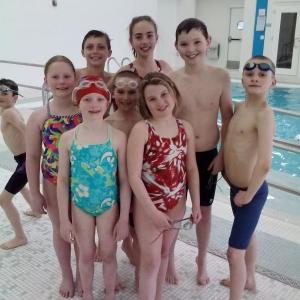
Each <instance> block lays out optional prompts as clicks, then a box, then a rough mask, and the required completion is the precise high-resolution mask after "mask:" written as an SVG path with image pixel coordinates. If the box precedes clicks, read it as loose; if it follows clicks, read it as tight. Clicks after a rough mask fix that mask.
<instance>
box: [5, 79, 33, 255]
mask: <svg viewBox="0 0 300 300" xmlns="http://www.w3.org/2000/svg"><path fill="white" fill-rule="evenodd" d="M18 95H19V94H18V86H17V84H16V83H15V82H14V81H12V80H9V79H0V108H1V132H2V136H3V139H4V142H5V143H6V145H7V147H8V148H9V150H10V151H11V152H12V154H13V155H14V158H15V161H16V162H17V167H16V170H15V171H14V173H13V174H12V176H11V177H10V179H9V180H8V182H7V184H6V186H5V188H4V190H3V191H2V193H1V194H0V206H1V207H2V208H3V210H4V212H5V214H6V216H7V218H8V220H9V222H10V224H11V226H12V228H13V230H14V233H15V237H14V238H13V239H11V240H10V241H7V242H5V243H3V244H1V245H0V248H1V249H4V250H9V249H13V248H16V247H19V246H22V245H25V244H27V238H26V236H25V233H24V231H23V228H22V225H21V221H20V215H19V213H18V211H17V209H16V208H15V206H14V205H13V203H12V198H13V197H14V195H16V194H17V193H18V192H21V193H22V195H23V196H24V198H25V199H26V201H27V202H28V204H30V194H29V190H28V189H27V188H26V187H25V185H26V183H27V175H26V168H25V160H26V153H25V139H24V134H25V122H24V120H23V118H22V116H21V114H20V112H19V111H18V110H17V109H16V108H15V103H16V100H17V98H18ZM27 214H29V215H31V216H36V215H34V214H32V211H28V212H27ZM36 217H37V216H36Z"/></svg>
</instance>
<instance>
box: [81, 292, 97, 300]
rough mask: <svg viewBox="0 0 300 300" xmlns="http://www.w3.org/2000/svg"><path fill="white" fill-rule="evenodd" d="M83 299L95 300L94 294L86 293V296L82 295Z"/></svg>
mask: <svg viewBox="0 0 300 300" xmlns="http://www.w3.org/2000/svg"><path fill="white" fill-rule="evenodd" d="M82 299H83V300H93V299H94V296H93V293H89V294H87V293H84V294H83V295H82Z"/></svg>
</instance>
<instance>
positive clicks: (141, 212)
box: [127, 72, 201, 299]
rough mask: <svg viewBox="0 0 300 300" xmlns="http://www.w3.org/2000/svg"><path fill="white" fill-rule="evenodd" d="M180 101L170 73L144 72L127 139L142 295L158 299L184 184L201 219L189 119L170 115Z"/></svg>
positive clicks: (195, 219)
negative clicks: (137, 111) (136, 114)
mask: <svg viewBox="0 0 300 300" xmlns="http://www.w3.org/2000/svg"><path fill="white" fill-rule="evenodd" d="M179 100H180V95H179V92H178V90H177V88H176V86H175V84H174V83H173V82H172V81H171V79H170V78H169V77H168V76H166V75H164V74H163V73H159V72H154V73H149V74H148V75H146V76H145V78H144V80H143V81H142V84H141V102H140V111H141V114H142V116H143V117H144V118H145V120H143V121H140V122H138V123H137V124H136V125H135V126H134V127H133V129H132V131H131V133H130V136H129V140H128V152H127V153H128V174H129V182H130V185H131V188H132V190H133V192H134V195H135V199H134V224H135V230H136V234H137V238H138V242H139V247H140V265H139V296H140V298H141V299H154V298H155V299H160V298H161V293H162V284H163V282H164V279H165V276H166V271H167V265H168V259H169V252H170V248H171V246H172V244H173V243H174V240H175V238H176V236H177V231H175V230H169V229H171V228H172V225H173V223H174V222H175V220H178V219H181V218H182V217H183V215H184V212H185V202H186V193H187V188H188V189H189V191H190V194H191V199H192V204H193V208H192V220H193V222H194V223H197V222H199V220H200V219H201V212H200V202H199V198H200V195H199V180H198V178H199V177H198V169H197V164H196V157H195V149H194V148H195V143H194V135H193V131H192V129H191V125H190V124H189V123H188V122H186V121H183V120H178V119H176V118H175V117H174V113H175V111H176V108H177V106H178V102H179ZM187 183H188V184H187Z"/></svg>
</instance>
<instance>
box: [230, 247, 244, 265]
mask: <svg viewBox="0 0 300 300" xmlns="http://www.w3.org/2000/svg"><path fill="white" fill-rule="evenodd" d="M227 259H228V263H229V265H236V264H240V263H241V261H243V260H244V259H245V250H240V249H235V248H231V247H229V248H228V250H227Z"/></svg>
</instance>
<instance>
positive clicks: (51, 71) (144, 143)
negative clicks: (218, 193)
mask: <svg viewBox="0 0 300 300" xmlns="http://www.w3.org/2000/svg"><path fill="white" fill-rule="evenodd" d="M157 39H158V34H157V26H156V24H155V22H154V21H153V20H152V18H150V17H149V16H139V17H135V18H133V19H132V22H131V24H130V26H129V41H130V44H131V46H132V48H133V53H134V56H135V60H134V61H133V62H132V63H130V64H129V65H127V66H124V67H122V69H121V70H120V71H119V72H117V73H116V74H115V75H114V74H110V73H107V72H105V71H104V66H105V62H106V60H107V58H108V57H109V56H110V55H111V46H110V40H109V37H108V35H107V34H106V33H103V32H100V31H97V30H92V31H90V32H88V33H87V35H86V36H85V38H84V40H83V43H82V55H83V56H84V57H85V58H86V61H87V66H86V68H83V69H78V70H76V69H75V68H74V66H73V64H72V62H71V61H70V60H69V59H68V58H66V57H64V56H54V57H52V58H51V59H50V60H48V62H47V63H46V65H45V69H44V75H45V84H46V86H47V89H49V90H50V91H51V92H52V95H53V99H52V100H51V101H48V102H47V104H46V106H45V107H43V108H41V109H39V110H36V111H34V112H33V113H32V114H31V116H30V118H29V120H28V122H27V125H26V134H25V139H24V136H23V134H24V132H25V124H24V120H23V119H22V118H21V115H20V114H19V112H18V111H17V110H16V108H15V107H14V104H15V102H16V99H17V97H18V87H17V85H16V84H15V83H14V82H12V81H10V80H5V79H2V80H1V81H0V106H1V108H2V123H1V130H2V134H3V137H4V140H5V142H6V144H7V145H8V147H9V149H10V150H11V152H12V153H13V154H14V156H15V159H16V161H17V163H18V166H17V168H16V171H15V172H14V174H13V175H12V177H11V179H10V181H9V183H8V184H7V186H6V187H5V189H4V191H3V192H2V194H1V195H0V204H1V206H2V208H3V209H4V211H5V213H6V215H7V218H8V220H9V221H10V223H11V225H12V227H13V229H14V231H15V237H14V239H12V240H11V241H8V242H6V243H4V244H2V245H0V247H1V248H3V249H12V248H15V247H17V246H20V245H24V244H26V243H27V239H26V236H25V234H24V232H23V229H22V226H21V223H20V217H19V215H18V212H17V210H16V209H15V207H14V206H13V204H12V201H11V199H12V197H13V195H15V194H16V193H18V192H19V191H21V192H22V193H23V195H24V196H25V194H24V191H26V190H25V185H26V182H27V177H28V182H29V188H30V194H31V196H30V198H29V196H28V197H27V198H28V199H29V203H30V205H31V209H32V212H31V213H32V214H33V215H34V216H40V215H41V214H43V213H45V212H47V214H48V216H49V218H50V220H51V223H52V227H53V245H54V249H55V252H56V255H57V258H58V262H59V266H60V269H61V275H62V282H61V285H60V288H59V293H60V294H61V295H62V296H63V297H65V298H69V297H73V295H74V293H75V291H77V293H78V294H79V295H82V297H83V299H85V300H87V299H93V288H92V283H93V275H94V260H95V252H96V253H97V256H98V258H99V256H101V260H102V261H103V280H104V286H105V299H115V292H116V289H117V288H118V286H119V285H120V282H119V279H118V276H117V260H116V250H117V241H121V240H123V245H122V249H123V250H124V251H125V253H126V254H127V256H128V258H129V259H130V262H131V263H132V264H134V265H135V267H136V286H137V289H138V293H139V297H140V299H143V300H146V299H157V300H158V299H161V298H162V287H163V283H164V282H165V281H167V282H169V283H178V277H177V274H176V270H175V262H174V248H175V242H176V239H177V235H178V228H179V227H178V226H176V223H180V222H181V221H183V219H182V218H183V216H184V214H185V208H186V198H187V192H189V194H190V197H191V202H192V213H191V216H190V218H188V219H189V220H188V222H190V224H192V223H194V224H196V235H197V241H198V255H197V257H196V263H197V267H198V271H197V282H198V284H200V285H206V284H208V283H209V276H208V273H207V248H208V241H209V236H210V228H211V206H212V203H213V199H214V194H215V189H216V183H217V176H218V173H219V172H222V175H223V177H224V178H225V180H226V181H227V182H228V183H229V185H230V188H231V191H230V199H231V206H232V210H233V214H234V223H233V227H232V231H231V234H230V239H229V247H228V261H229V267H230V277H229V278H228V279H224V280H222V281H221V284H223V285H226V286H229V287H230V299H231V300H235V299H241V298H242V295H243V290H244V289H249V290H255V277H254V275H255V253H256V242H255V236H254V234H253V233H254V230H255V227H256V225H257V222H258V219H259V216H260V213H261V210H262V208H263V205H264V203H265V201H266V198H267V193H268V188H267V183H266V182H265V178H266V174H267V172H268V170H269V168H270V166H271V151H272V138H273V134H274V119H273V113H272V109H271V108H270V107H269V106H268V104H267V93H268V90H269V89H270V88H272V87H273V86H274V85H275V84H276V80H275V66H274V64H273V63H272V62H271V60H270V59H268V58H266V57H264V56H257V57H253V58H251V59H249V60H248V61H247V62H246V64H245V66H244V68H243V75H242V84H243V86H244V88H245V91H246V99H245V101H244V102H242V103H240V104H239V105H238V106H237V107H236V108H235V111H234V113H233V111H232V110H233V109H232V102H231V86H230V78H229V75H228V73H227V72H226V71H224V70H222V69H220V68H217V67H213V66H210V65H209V64H207V63H206V60H205V56H206V52H207V49H208V48H209V46H210V43H211V37H210V36H209V35H208V32H207V28H206V26H205V24H204V23H203V22H202V21H200V20H198V19H195V18H190V19H186V20H184V21H182V22H181V23H180V24H179V25H178V27H177V29H176V35H175V47H176V49H177V51H178V53H179V55H180V56H181V58H182V59H183V60H184V63H185V65H184V67H183V68H182V69H180V70H177V71H172V70H171V68H170V66H169V65H168V64H167V63H166V62H164V61H162V60H155V59H154V57H153V53H154V49H155V45H156V42H157ZM219 110H220V113H221V117H222V127H221V131H219V128H218V124H217V118H218V111H219ZM108 111H109V112H110V113H109V115H108V116H107V114H108V113H107V112H108ZM220 136H221V138H220ZM20 141H22V142H20ZM25 141H30V143H29V142H27V143H26V154H25ZM219 142H220V147H219V149H217V145H218V143H219ZM25 157H26V169H25ZM40 165H41V170H42V175H43V176H42V191H41V190H40ZM26 172H27V176H26ZM174 229H175V230H174ZM96 230H97V233H98V239H99V243H98V244H97V247H98V250H96V244H95V231H96ZM71 244H73V245H74V249H75V253H76V267H77V269H76V276H75V278H76V279H75V281H74V279H73V274H72V268H71V261H70V256H71Z"/></svg>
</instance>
